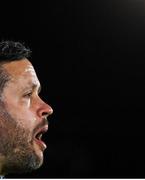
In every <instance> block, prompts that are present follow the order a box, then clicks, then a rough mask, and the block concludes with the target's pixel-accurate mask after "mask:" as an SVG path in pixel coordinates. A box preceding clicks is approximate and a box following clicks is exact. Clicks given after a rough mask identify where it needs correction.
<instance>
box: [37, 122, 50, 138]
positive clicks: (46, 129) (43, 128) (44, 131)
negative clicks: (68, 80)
mask: <svg viewBox="0 0 145 180" xmlns="http://www.w3.org/2000/svg"><path fill="white" fill-rule="evenodd" d="M47 131H48V125H45V126H43V127H41V128H39V129H38V130H37V131H36V133H35V134H34V137H35V138H36V136H37V135H38V134H44V133H46V132H47Z"/></svg>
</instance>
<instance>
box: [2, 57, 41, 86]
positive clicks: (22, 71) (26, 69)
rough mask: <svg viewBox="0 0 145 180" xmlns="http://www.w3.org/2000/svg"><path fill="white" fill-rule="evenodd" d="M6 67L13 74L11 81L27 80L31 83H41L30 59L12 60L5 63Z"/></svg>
mask: <svg viewBox="0 0 145 180" xmlns="http://www.w3.org/2000/svg"><path fill="white" fill-rule="evenodd" d="M3 67H4V69H5V70H6V71H7V72H8V74H9V75H10V76H11V82H15V81H17V82H18V81H19V82H21V83H23V82H25V81H27V82H29V83H31V82H33V83H34V84H39V80H38V78H37V75H36V72H35V70H34V68H33V66H32V64H31V63H30V61H29V60H28V59H23V60H20V61H12V62H10V63H6V64H4V65H3Z"/></svg>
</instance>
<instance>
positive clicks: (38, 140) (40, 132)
mask: <svg viewBox="0 0 145 180" xmlns="http://www.w3.org/2000/svg"><path fill="white" fill-rule="evenodd" d="M47 131H48V125H46V126H44V127H42V128H40V129H39V130H38V131H37V132H36V134H35V136H34V137H35V138H34V140H35V142H36V144H37V145H39V146H40V148H41V150H43V151H44V150H45V149H46V147H47V146H46V144H45V143H44V142H43V141H42V136H43V134H44V133H46V132H47Z"/></svg>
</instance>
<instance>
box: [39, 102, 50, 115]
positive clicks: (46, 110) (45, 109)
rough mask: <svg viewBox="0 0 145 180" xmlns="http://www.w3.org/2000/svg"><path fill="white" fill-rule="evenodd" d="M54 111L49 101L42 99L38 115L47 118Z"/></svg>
mask: <svg viewBox="0 0 145 180" xmlns="http://www.w3.org/2000/svg"><path fill="white" fill-rule="evenodd" d="M52 113H53V109H52V107H51V106H50V105H48V104H47V103H45V102H43V101H42V104H41V105H40V107H39V109H38V111H37V115H38V116H39V117H40V118H47V117H48V116H50V115H51V114H52Z"/></svg>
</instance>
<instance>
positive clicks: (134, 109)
mask: <svg viewBox="0 0 145 180" xmlns="http://www.w3.org/2000/svg"><path fill="white" fill-rule="evenodd" d="M0 9H1V11H0V15H1V22H0V38H1V39H12V40H19V41H21V42H23V41H24V42H25V43H26V45H27V46H29V47H31V49H32V50H33V60H32V61H33V65H34V67H35V69H36V71H37V75H38V77H39V80H40V82H41V84H42V93H41V96H42V97H43V99H44V100H45V101H46V102H47V103H49V104H50V105H51V106H52V108H53V110H54V114H53V115H52V116H51V117H50V120H49V122H50V125H49V131H48V133H47V135H45V137H44V139H45V141H46V142H47V146H48V148H47V150H46V151H45V153H44V156H45V159H44V164H43V166H42V167H41V168H40V169H39V170H37V171H34V172H32V173H29V174H23V175H17V174H16V175H8V176H7V177H9V178H11V177H15V178H17V177H23V178H26V177H29V178H76V177H77V178H109V177H110V178H114V177H115V178H123V177H126V178H128V177H129V178H140V177H145V155H144V154H145V148H144V143H145V136H144V134H145V130H144V68H145V67H144V60H145V53H144V51H145V3H144V1H143V0H100V1H99V0H63V1H60V0H53V1H45V2H44V1H36V2H32V1H31V2H28V1H19V2H14V1H11V2H7V1H5V2H3V4H1V6H0Z"/></svg>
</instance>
